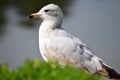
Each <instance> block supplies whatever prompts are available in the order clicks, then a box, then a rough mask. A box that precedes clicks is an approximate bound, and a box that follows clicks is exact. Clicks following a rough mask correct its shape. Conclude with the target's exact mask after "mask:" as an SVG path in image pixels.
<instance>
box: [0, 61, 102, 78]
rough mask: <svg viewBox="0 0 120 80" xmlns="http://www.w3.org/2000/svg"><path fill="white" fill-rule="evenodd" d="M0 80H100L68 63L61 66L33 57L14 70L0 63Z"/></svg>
mask: <svg viewBox="0 0 120 80" xmlns="http://www.w3.org/2000/svg"><path fill="white" fill-rule="evenodd" d="M0 80H101V77H100V76H93V75H91V74H90V73H88V72H86V71H84V70H78V69H75V68H73V67H71V66H69V65H67V66H65V67H64V68H61V66H60V65H59V64H57V63H46V62H40V60H39V59H35V60H34V61H32V60H26V61H25V63H24V64H23V66H22V67H19V68H17V69H16V70H11V69H9V68H8V67H7V65H4V64H2V65H0Z"/></svg>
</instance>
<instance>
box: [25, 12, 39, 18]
mask: <svg viewBox="0 0 120 80" xmlns="http://www.w3.org/2000/svg"><path fill="white" fill-rule="evenodd" d="M33 18H40V15H39V14H37V13H33V14H31V15H29V16H28V17H27V19H33Z"/></svg>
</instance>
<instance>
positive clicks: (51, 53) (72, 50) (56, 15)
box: [28, 4, 120, 79]
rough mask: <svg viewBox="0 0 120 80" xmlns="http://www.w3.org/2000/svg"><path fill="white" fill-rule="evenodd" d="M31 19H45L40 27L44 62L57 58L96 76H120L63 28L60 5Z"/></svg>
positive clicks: (60, 62) (35, 14)
mask: <svg viewBox="0 0 120 80" xmlns="http://www.w3.org/2000/svg"><path fill="white" fill-rule="evenodd" d="M28 18H29V19H32V18H39V19H41V20H42V23H41V25H40V28H39V48H40V53H41V56H42V58H43V60H44V61H46V62H48V61H56V62H58V63H59V64H60V65H63V66H64V65H66V64H70V65H71V66H74V67H75V68H78V69H85V70H86V71H88V72H90V73H92V74H93V75H94V74H98V75H103V76H105V77H107V78H110V79H120V74H119V73H118V72H116V71H115V70H114V69H112V68H111V67H110V66H108V65H107V64H106V63H105V62H104V61H103V60H102V59H101V58H99V57H97V56H96V55H95V54H94V53H93V52H92V51H91V50H90V49H89V47H88V46H87V45H86V44H85V43H84V42H82V41H81V40H80V39H79V38H77V37H75V36H73V35H71V34H69V33H68V32H67V31H65V30H64V29H63V28H62V26H61V25H62V22H63V12H62V10H61V8H60V7H59V6H58V5H56V4H48V5H46V6H44V7H43V8H42V9H41V10H40V11H39V12H37V13H33V14H31V15H29V16H28Z"/></svg>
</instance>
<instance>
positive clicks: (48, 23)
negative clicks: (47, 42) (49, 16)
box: [40, 19, 62, 33]
mask: <svg viewBox="0 0 120 80" xmlns="http://www.w3.org/2000/svg"><path fill="white" fill-rule="evenodd" d="M61 24H62V21H61V20H57V19H54V20H43V22H42V23H41V26H40V32H46V33H49V32H51V31H53V30H55V29H60V28H61Z"/></svg>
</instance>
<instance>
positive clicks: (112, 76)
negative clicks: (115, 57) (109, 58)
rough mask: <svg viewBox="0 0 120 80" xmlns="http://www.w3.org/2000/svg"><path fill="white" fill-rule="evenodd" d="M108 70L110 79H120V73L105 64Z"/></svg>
mask: <svg viewBox="0 0 120 80" xmlns="http://www.w3.org/2000/svg"><path fill="white" fill-rule="evenodd" d="M104 67H105V69H106V71H107V72H108V76H109V78H110V79H120V74H119V73H118V72H116V71H115V70H114V69H112V68H110V67H108V66H106V65H104Z"/></svg>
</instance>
